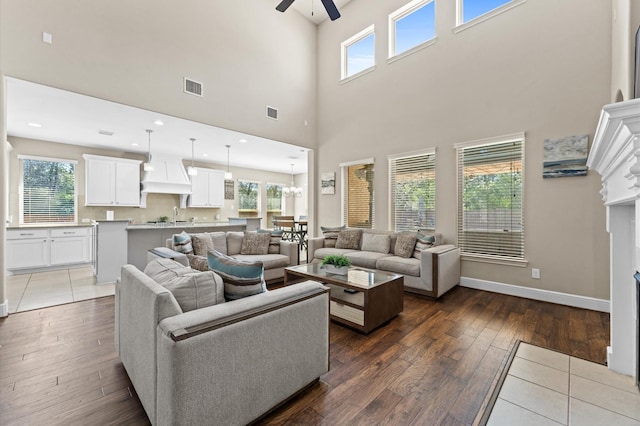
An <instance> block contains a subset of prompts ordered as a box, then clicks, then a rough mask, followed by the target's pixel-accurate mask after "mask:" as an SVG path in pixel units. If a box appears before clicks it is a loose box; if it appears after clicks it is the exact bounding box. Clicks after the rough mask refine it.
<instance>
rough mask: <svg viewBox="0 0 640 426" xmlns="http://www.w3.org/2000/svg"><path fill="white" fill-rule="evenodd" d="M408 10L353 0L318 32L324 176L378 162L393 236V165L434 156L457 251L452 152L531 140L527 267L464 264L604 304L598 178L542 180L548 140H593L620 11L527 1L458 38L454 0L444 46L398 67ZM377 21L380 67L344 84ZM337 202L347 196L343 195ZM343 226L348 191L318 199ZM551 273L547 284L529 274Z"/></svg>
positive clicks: (446, 230)
mask: <svg viewBox="0 0 640 426" xmlns="http://www.w3.org/2000/svg"><path fill="white" fill-rule="evenodd" d="M405 3H406V1H405V0H390V1H386V2H383V3H379V2H377V3H376V7H372V6H371V2H369V1H364V0H352V1H351V2H350V3H349V4H348V5H346V6H345V7H344V8H343V10H342V18H340V19H339V20H338V21H335V22H331V23H330V22H326V23H323V24H322V25H321V26H320V27H319V33H318V69H319V71H318V76H319V79H318V125H319V127H318V128H319V131H318V151H317V158H318V160H317V166H318V173H322V172H331V171H333V172H336V176H337V177H338V182H337V186H336V188H340V185H341V182H340V179H339V177H340V173H339V167H338V164H339V163H341V162H347V161H353V160H359V159H363V158H367V157H374V158H375V176H376V177H375V194H376V195H375V198H376V204H375V209H376V213H375V215H376V227H377V228H379V229H387V228H388V226H389V217H388V216H389V215H388V210H389V209H388V205H389V201H388V171H387V159H386V158H387V155H389V154H397V153H403V152H409V151H414V150H417V149H421V148H427V147H436V150H437V160H436V162H437V164H436V173H437V187H436V191H437V194H436V206H437V207H436V209H437V211H436V224H437V225H436V227H437V229H438V231H440V232H442V233H443V234H444V236H445V238H446V239H447V240H448V241H452V242H455V241H456V161H455V150H454V149H453V145H454V144H455V143H458V142H465V141H471V140H476V139H481V138H486V137H492V136H499V135H505V134H510V133H514V132H519V131H525V132H526V150H525V156H526V161H525V194H524V198H525V218H524V222H525V223H524V226H525V230H526V243H525V256H526V258H527V260H528V261H529V265H528V267H527V268H519V267H509V266H499V265H493V264H487V263H478V262H470V261H464V262H463V266H462V274H463V276H466V277H470V278H476V279H481V280H488V281H495V282H502V283H508V284H515V285H520V286H525V287H533V288H539V289H544V290H553V291H559V292H564V293H570V294H576V295H582V296H589V297H596V298H603V299H607V298H608V295H609V288H608V268H609V266H608V265H609V263H608V236H607V234H606V232H605V214H604V207H603V206H602V201H601V199H600V196H599V194H598V191H599V189H600V185H599V177H598V176H597V174H595V173H593V172H590V173H589V175H588V176H587V177H580V178H563V179H545V180H543V179H542V161H543V141H544V139H546V138H556V137H563V136H571V135H579V134H584V133H588V134H589V135H590V140H591V139H592V137H593V133H594V131H595V127H596V124H597V120H598V117H599V113H600V110H601V107H602V105H603V104H605V103H607V102H608V101H609V92H610V83H611V4H610V2H606V1H602V2H588V3H585V2H584V1H581V0H565V1H562V2H558V1H553V0H537V1H533V0H529V1H527V2H525V3H524V4H522V5H520V6H518V7H516V8H514V9H512V10H510V11H508V12H506V13H504V14H501V15H499V16H496V17H494V18H492V19H490V20H488V21H485V22H483V23H481V24H479V25H476V26H473V27H471V28H469V29H467V30H465V31H462V32H460V33H458V34H455V33H453V31H452V28H453V27H454V22H455V3H456V2H455V1H453V0H451V1H439V2H437V3H436V27H437V37H438V40H437V43H436V44H435V45H433V46H430V47H428V48H426V49H424V50H421V51H419V52H417V53H415V54H413V55H410V56H407V57H405V58H403V59H401V60H398V61H395V62H393V63H387V62H386V57H387V36H388V34H387V16H388V14H389V13H391V12H393V11H394V10H396V9H397V8H399V7H400V6H402V5H403V4H405ZM371 24H374V25H375V29H376V40H375V46H376V47H375V48H376V64H377V65H376V69H375V70H374V71H373V72H371V73H368V74H366V75H363V76H362V77H359V78H356V79H355V80H352V81H350V82H348V83H346V84H340V81H339V79H340V43H341V42H342V41H343V40H346V39H347V38H349V37H350V36H352V35H354V34H355V33H357V32H359V31H360V30H362V29H364V28H365V27H367V26H369V25H371ZM337 192H339V191H337ZM319 197H320V199H319V201H321V202H319V203H318V207H317V211H318V216H317V217H318V223H317V224H316V225H317V226H320V225H323V224H332V225H335V224H338V223H340V222H341V218H340V194H339V193H337V194H336V195H335V196H327V195H325V196H319ZM532 267H534V268H540V269H541V274H542V279H540V280H533V279H532V278H531V268H532Z"/></svg>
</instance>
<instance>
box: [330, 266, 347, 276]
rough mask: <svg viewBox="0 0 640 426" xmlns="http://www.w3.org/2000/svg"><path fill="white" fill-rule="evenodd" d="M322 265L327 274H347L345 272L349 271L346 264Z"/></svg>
mask: <svg viewBox="0 0 640 426" xmlns="http://www.w3.org/2000/svg"><path fill="white" fill-rule="evenodd" d="M324 267H325V268H326V269H327V273H329V274H337V275H347V272H349V267H348V266H335V265H325V266H324Z"/></svg>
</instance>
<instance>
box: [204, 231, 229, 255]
mask: <svg viewBox="0 0 640 426" xmlns="http://www.w3.org/2000/svg"><path fill="white" fill-rule="evenodd" d="M208 234H209V236H210V237H211V241H213V249H214V250H215V251H217V252H219V253H222V254H227V233H226V232H208ZM207 252H208V251H207ZM206 255H207V254H206V253H205V254H203V256H206Z"/></svg>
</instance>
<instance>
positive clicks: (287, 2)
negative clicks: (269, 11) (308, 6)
mask: <svg viewBox="0 0 640 426" xmlns="http://www.w3.org/2000/svg"><path fill="white" fill-rule="evenodd" d="M294 1H295V0H282V1H281V2H280V4H279V5H277V6H276V10H277V11H279V12H284V11H285V10H287V9H289V6H291V3H293V2H294Z"/></svg>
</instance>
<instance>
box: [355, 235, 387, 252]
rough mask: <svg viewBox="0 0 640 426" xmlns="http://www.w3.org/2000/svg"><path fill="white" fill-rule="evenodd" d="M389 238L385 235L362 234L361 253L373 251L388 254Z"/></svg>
mask: <svg viewBox="0 0 640 426" xmlns="http://www.w3.org/2000/svg"><path fill="white" fill-rule="evenodd" d="M390 248H391V237H390V236H389V235H387V234H372V233H369V232H365V233H364V234H362V251H375V252H377V253H389V249H390Z"/></svg>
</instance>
